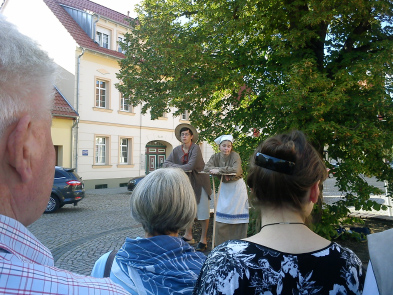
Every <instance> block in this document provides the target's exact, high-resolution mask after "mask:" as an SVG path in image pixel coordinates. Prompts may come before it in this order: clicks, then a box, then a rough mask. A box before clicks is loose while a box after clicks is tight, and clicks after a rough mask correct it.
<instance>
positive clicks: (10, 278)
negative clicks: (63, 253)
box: [0, 215, 129, 295]
mask: <svg viewBox="0 0 393 295" xmlns="http://www.w3.org/2000/svg"><path fill="white" fill-rule="evenodd" d="M0 294H86V295H98V294H129V293H127V292H126V291H125V290H124V289H123V288H122V287H120V286H119V285H116V284H114V283H113V282H111V281H110V280H109V279H107V278H106V279H97V278H92V277H87V276H82V275H78V274H75V273H72V272H69V271H66V270H62V269H58V268H56V267H54V260H53V256H52V254H51V253H50V251H49V249H48V248H46V247H45V246H44V245H43V244H42V243H41V242H40V241H38V240H37V238H36V237H34V235H33V234H32V233H31V232H30V231H29V230H28V229H27V228H26V227H25V226H23V225H22V224H21V223H20V222H18V221H16V220H15V219H12V218H9V217H6V216H4V215H0Z"/></svg>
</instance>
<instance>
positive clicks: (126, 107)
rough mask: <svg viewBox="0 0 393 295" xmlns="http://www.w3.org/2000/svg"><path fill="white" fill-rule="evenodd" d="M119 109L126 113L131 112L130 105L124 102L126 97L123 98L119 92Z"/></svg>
mask: <svg viewBox="0 0 393 295" xmlns="http://www.w3.org/2000/svg"><path fill="white" fill-rule="evenodd" d="M120 111H122V112H128V113H132V112H133V107H132V105H130V104H128V103H126V98H124V96H123V94H121V93H120Z"/></svg>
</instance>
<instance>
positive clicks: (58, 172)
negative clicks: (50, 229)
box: [45, 166, 85, 213]
mask: <svg viewBox="0 0 393 295" xmlns="http://www.w3.org/2000/svg"><path fill="white" fill-rule="evenodd" d="M84 197H85V185H84V183H83V181H82V178H81V177H80V176H79V175H78V174H77V173H76V172H75V169H74V168H63V167H60V166H56V167H55V178H54V181H53V186H52V193H51V196H50V199H49V202H48V205H47V206H46V209H45V213H52V212H55V211H56V210H57V209H59V208H60V207H63V206H64V205H65V204H74V206H76V205H77V204H78V202H79V201H80V200H82V199H83V198H84Z"/></svg>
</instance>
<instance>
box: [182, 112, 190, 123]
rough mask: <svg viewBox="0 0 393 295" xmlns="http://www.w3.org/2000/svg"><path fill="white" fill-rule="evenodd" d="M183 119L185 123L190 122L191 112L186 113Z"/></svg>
mask: <svg viewBox="0 0 393 295" xmlns="http://www.w3.org/2000/svg"><path fill="white" fill-rule="evenodd" d="M181 119H182V120H185V121H189V120H190V112H189V111H184V112H183V114H182V115H181Z"/></svg>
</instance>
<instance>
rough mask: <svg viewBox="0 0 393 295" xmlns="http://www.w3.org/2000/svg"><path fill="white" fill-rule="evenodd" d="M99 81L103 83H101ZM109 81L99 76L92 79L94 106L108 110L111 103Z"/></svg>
mask: <svg viewBox="0 0 393 295" xmlns="http://www.w3.org/2000/svg"><path fill="white" fill-rule="evenodd" d="M101 83H105V84H104V85H102V84H101ZM110 87H111V81H110V80H107V79H103V78H100V77H95V79H94V107H95V108H97V109H101V110H104V109H106V110H109V109H110V103H111V99H110V97H111V91H110Z"/></svg>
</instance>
